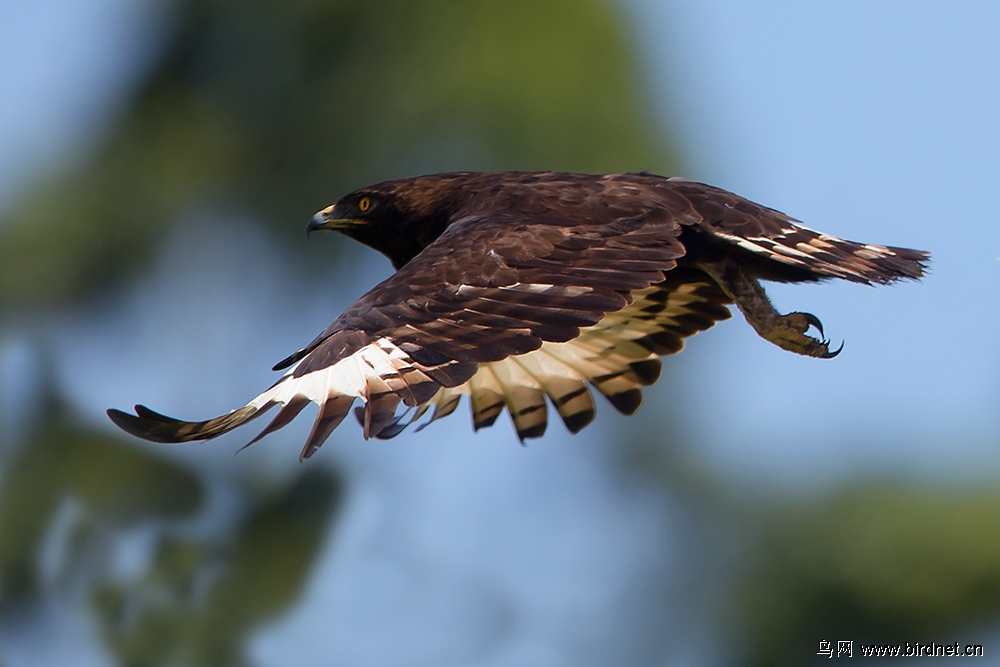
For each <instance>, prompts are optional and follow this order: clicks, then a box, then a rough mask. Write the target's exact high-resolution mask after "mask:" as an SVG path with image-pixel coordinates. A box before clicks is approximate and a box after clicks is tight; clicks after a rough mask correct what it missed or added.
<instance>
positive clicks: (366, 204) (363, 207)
mask: <svg viewBox="0 0 1000 667" xmlns="http://www.w3.org/2000/svg"><path fill="white" fill-rule="evenodd" d="M371 207H372V200H371V198H369V197H362V198H361V199H359V200H358V210H359V211H361V212H362V213H364V212H365V211H367V210H368V209H370V208H371Z"/></svg>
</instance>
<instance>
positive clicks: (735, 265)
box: [698, 258, 843, 359]
mask: <svg viewBox="0 0 1000 667" xmlns="http://www.w3.org/2000/svg"><path fill="white" fill-rule="evenodd" d="M698 267H699V268H700V269H701V270H702V271H704V272H705V273H707V274H708V275H710V276H711V277H712V279H713V280H715V282H716V283H718V284H719V287H721V288H722V291H724V292H725V293H726V295H727V296H729V298H731V299H732V300H733V302H735V303H736V306H737V307H738V308H739V309H740V312H742V313H743V316H744V317H745V318H746V320H747V322H749V323H750V326H752V327H753V328H754V330H755V331H756V332H757V333H758V334H760V336H761V337H762V338H764V339H765V340H769V341H771V342H772V343H774V344H775V345H777V346H778V347H780V348H781V349H783V350H788V351H790V352H796V353H798V354H804V355H806V356H808V357H819V358H821V359H830V358H831V357H835V356H837V355H838V354H840V349H842V348H843V345H841V346H840V348H838V349H837V350H834V351H833V352H831V351H830V341H828V340H819V339H817V338H813V337H812V336H807V335H806V331H808V330H809V327H811V326H812V327H816V330H817V331H819V334H820V335H821V336H822V335H823V325H822V324H821V323H820V321H819V318H817V317H816V316H815V315H812V314H811V313H798V312H795V313H788V314H787V315H782V314H781V313H779V312H778V311H776V310H775V309H774V306H773V305H771V300H770V299H768V298H767V294H766V293H765V292H764V288H763V287H761V285H760V283H759V282H758V281H757V279H756V278H754V277H753V276H751V275H750V274H749V273H747V271H746V270H745V269H744V268H743V267H742V266H741V265H740V264H739V262H737V261H735V260H733V259H728V258H727V259H721V260H719V261H713V262H701V263H699V264H698Z"/></svg>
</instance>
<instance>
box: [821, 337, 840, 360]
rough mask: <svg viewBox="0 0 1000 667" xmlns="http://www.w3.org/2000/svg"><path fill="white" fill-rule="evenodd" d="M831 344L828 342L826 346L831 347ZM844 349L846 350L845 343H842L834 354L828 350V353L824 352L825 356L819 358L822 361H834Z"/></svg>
mask: <svg viewBox="0 0 1000 667" xmlns="http://www.w3.org/2000/svg"><path fill="white" fill-rule="evenodd" d="M829 343H830V341H826V342H825V343H824V346H826V345H829ZM843 349H844V341H840V347H838V348H837V349H836V350H834V351H833V352H830V350H827V351H826V352H824V353H823V354H821V355H820V356H819V358H820V359H833V358H834V357H835V356H837V355H838V354H840V352H841V350H843Z"/></svg>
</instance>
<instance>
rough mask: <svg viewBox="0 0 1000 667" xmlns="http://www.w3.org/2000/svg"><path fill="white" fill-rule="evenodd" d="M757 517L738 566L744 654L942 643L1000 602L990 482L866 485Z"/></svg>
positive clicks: (772, 657) (774, 661) (998, 517)
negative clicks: (844, 643)
mask: <svg viewBox="0 0 1000 667" xmlns="http://www.w3.org/2000/svg"><path fill="white" fill-rule="evenodd" d="M765 516H766V517H767V518H765V520H764V521H763V522H762V525H761V524H756V525H757V527H759V528H760V532H759V533H757V534H756V535H755V536H754V538H753V539H752V540H751V541H750V545H749V546H752V548H751V549H749V553H751V554H753V557H752V558H751V559H750V560H749V562H747V563H746V564H745V567H744V568H742V574H743V576H744V581H745V586H744V587H743V588H742V593H741V594H742V605H741V609H742V614H741V615H740V617H739V618H738V623H739V625H740V626H742V628H744V631H745V632H746V637H747V639H748V642H747V645H748V647H749V649H750V651H749V653H750V657H751V659H750V660H749V661H748V664H754V665H801V664H803V662H806V661H811V658H810V657H812V658H815V657H816V652H817V649H818V642H819V640H821V639H824V640H829V641H831V642H832V644H833V647H834V651H836V648H837V641H838V640H854V652H855V654H857V652H858V651H859V646H860V645H861V644H866V643H868V644H890V643H899V644H905V643H906V642H910V643H913V642H915V641H920V642H924V643H930V642H932V641H933V642H937V643H938V644H947V643H951V642H954V641H956V640H957V639H961V638H962V637H964V636H965V635H964V634H959V633H962V632H964V633H968V632H969V630H970V627H971V626H972V625H973V624H975V623H981V622H982V621H983V620H984V619H987V618H995V617H996V615H997V613H1000V533H998V532H997V530H996V527H997V525H998V524H1000V494H998V493H997V492H996V491H995V490H993V489H989V490H978V491H971V490H969V489H965V490H962V491H957V490H950V489H936V490H935V489H927V488H915V487H900V486H899V485H898V484H892V483H881V484H866V485H864V486H859V487H856V488H851V489H847V490H844V491H840V492H838V493H836V494H834V495H833V496H832V497H826V498H822V499H816V500H813V501H810V502H807V503H803V504H800V505H798V506H796V507H794V508H793V509H788V508H787V507H786V508H783V509H780V510H777V511H774V512H773V513H771V514H769V515H765ZM747 527H749V526H747ZM982 641H983V638H982V637H980V638H978V639H976V638H975V637H969V638H968V640H967V641H965V640H963V641H962V643H963V644H965V643H982Z"/></svg>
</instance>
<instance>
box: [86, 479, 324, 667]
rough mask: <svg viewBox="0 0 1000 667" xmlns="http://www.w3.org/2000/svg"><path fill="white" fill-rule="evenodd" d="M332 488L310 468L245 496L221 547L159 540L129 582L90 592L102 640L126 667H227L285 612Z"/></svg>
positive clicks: (319, 534)
mask: <svg viewBox="0 0 1000 667" xmlns="http://www.w3.org/2000/svg"><path fill="white" fill-rule="evenodd" d="M338 489H339V487H338V485H337V484H336V483H335V480H334V478H332V477H331V476H330V474H329V473H327V472H325V471H323V470H321V469H320V468H319V467H315V466H314V467H312V468H310V469H308V470H306V471H305V472H304V473H303V475H302V477H301V478H300V479H299V480H298V481H297V482H296V483H295V484H293V485H291V486H288V487H285V488H278V489H273V490H272V491H271V492H269V493H264V494H262V495H260V496H259V497H256V496H254V495H251V496H249V498H248V500H249V502H248V505H249V507H248V512H247V515H246V517H245V518H244V519H243V520H242V521H241V522H238V523H236V525H233V526H230V527H229V528H230V531H231V532H227V534H225V535H224V538H223V539H216V540H212V541H207V542H206V541H203V540H191V539H178V538H166V539H164V540H163V541H162V542H161V544H160V545H159V547H158V549H157V552H156V556H155V558H154V561H153V563H152V565H151V567H150V568H149V570H148V571H147V572H146V573H145V574H144V575H143V576H142V577H141V578H140V579H139V580H137V581H128V582H121V581H110V582H104V583H102V584H100V585H98V586H96V587H95V589H94V594H93V598H94V604H95V607H96V608H97V610H98V614H99V618H100V619H101V622H102V626H103V629H104V634H105V638H106V639H107V641H108V644H109V646H111V647H112V649H113V651H114V653H115V655H117V656H118V657H119V658H120V659H121V660H122V662H123V663H124V664H128V665H192V666H195V665H198V666H200V665H205V666H210V665H235V664H244V663H245V662H246V659H245V656H244V655H243V653H244V646H245V640H246V639H247V637H248V635H249V633H250V632H251V631H252V630H254V629H256V627H257V626H259V625H260V624H261V623H262V622H264V621H266V620H268V619H271V618H273V617H275V616H276V615H277V614H278V613H280V612H282V611H285V610H287V609H288V608H289V607H290V606H291V604H292V603H293V602H294V601H295V600H296V598H297V597H298V595H299V593H300V592H301V590H302V586H303V584H304V582H305V581H306V580H307V579H308V574H309V572H310V570H311V568H312V565H313V561H314V560H315V557H316V555H317V553H318V551H319V547H320V545H321V544H322V542H323V536H324V535H325V533H326V530H327V529H328V528H329V523H330V516H331V513H332V511H333V510H334V508H335V507H336V505H337V500H338V498H337V496H338V494H339V490H338Z"/></svg>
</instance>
